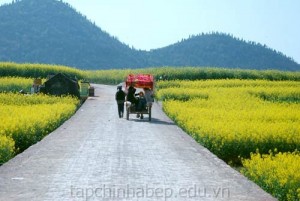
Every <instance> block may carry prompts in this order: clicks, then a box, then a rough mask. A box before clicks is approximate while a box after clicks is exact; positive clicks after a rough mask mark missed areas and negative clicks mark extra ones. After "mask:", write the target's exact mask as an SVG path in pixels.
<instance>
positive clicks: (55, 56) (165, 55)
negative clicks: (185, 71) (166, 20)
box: [0, 0, 300, 71]
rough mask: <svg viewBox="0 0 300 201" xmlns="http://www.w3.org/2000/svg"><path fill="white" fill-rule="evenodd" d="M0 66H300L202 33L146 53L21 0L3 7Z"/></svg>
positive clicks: (57, 5)
mask: <svg viewBox="0 0 300 201" xmlns="http://www.w3.org/2000/svg"><path fill="white" fill-rule="evenodd" d="M0 19H1V20H0V61H10V62H19V63H25V62H29V63H47V64H57V65H67V66H73V67H77V68H81V69H111V68H141V67H152V66H212V67H229V68H247V69H278V70H290V71H299V70H300V65H299V64H298V63H296V62H294V61H293V60H292V59H291V58H289V57H287V56H285V55H284V54H282V53H280V52H277V51H275V50H272V49H270V48H268V47H266V46H264V45H261V44H257V43H254V42H246V41H243V40H240V39H237V38H234V37H233V36H229V35H227V34H223V33H213V34H200V35H197V36H193V37H190V38H189V39H183V40H182V41H181V42H178V43H176V44H173V45H170V46H167V47H163V48H159V49H155V50H152V51H141V50H136V49H132V48H130V47H129V46H128V45H126V44H124V43H122V42H120V41H119V40H118V39H116V37H113V36H111V35H109V34H108V33H106V32H105V31H103V30H101V28H99V27H97V26H96V25H95V24H94V23H92V22H91V21H89V20H88V19H87V17H85V16H83V15H82V14H80V13H78V12H77V11H76V10H75V9H73V8H72V6H71V5H69V4H67V3H64V2H62V1H57V0H42V1H41V0H16V1H14V2H13V3H10V4H6V5H3V6H1V7H0Z"/></svg>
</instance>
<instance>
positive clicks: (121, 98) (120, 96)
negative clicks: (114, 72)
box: [116, 89, 126, 104]
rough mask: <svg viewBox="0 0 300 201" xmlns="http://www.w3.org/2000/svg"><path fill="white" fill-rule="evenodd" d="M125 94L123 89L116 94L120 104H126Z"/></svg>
mask: <svg viewBox="0 0 300 201" xmlns="http://www.w3.org/2000/svg"><path fill="white" fill-rule="evenodd" d="M125 96H126V94H125V92H124V91H123V90H122V89H119V90H118V91H117V93H116V101H117V103H118V104H121V103H124V102H125Z"/></svg>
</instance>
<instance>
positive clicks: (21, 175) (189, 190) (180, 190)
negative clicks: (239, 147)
mask: <svg viewBox="0 0 300 201" xmlns="http://www.w3.org/2000/svg"><path fill="white" fill-rule="evenodd" d="M115 92H116V87H115V86H106V85H95V95H96V96H95V97H90V98H89V99H88V100H87V101H86V102H85V103H84V105H83V106H82V107H81V108H80V109H79V110H78V111H77V113H76V114H75V115H74V116H73V117H72V118H71V119H69V120H68V121H66V122H65V123H64V124H63V125H62V126H61V127H59V128H58V129H57V130H55V131H54V132H52V133H51V134H49V135H48V136H47V137H45V138H44V139H43V140H42V141H41V142H39V143H37V144H35V145H33V146H31V147H30V148H28V149H27V150H26V151H24V152H23V153H22V154H19V155H18V156H16V157H15V158H14V159H12V160H10V161H9V162H7V163H6V164H4V165H3V166H1V167H0V200H1V201H10V200H22V201H24V200H28V201H32V200H38V201H40V200H49V201H50V200H51V201H52V200H128V201H129V200H130V201H134V200H205V201H206V200H207V201H209V200H236V201H247V200H249V201H250V200H253V201H269V200H275V199H274V198H273V197H271V196H270V195H269V194H267V193H265V192H264V191H263V190H261V189H260V188H259V187H258V186H257V185H255V184H254V183H252V182H250V181H249V180H248V179H246V178H245V177H244V176H242V175H241V174H240V173H238V172H237V171H235V170H233V169H232V168H230V167H229V166H228V165H227V164H226V163H224V162H223V161H221V160H220V159H218V158H217V157H216V156H215V155H213V154H212V153H210V152H209V151H208V150H207V149H205V148H204V147H202V146H200V145H199V144H197V143H196V142H195V141H194V140H193V139H192V138H191V137H190V136H188V135H187V134H186V133H184V132H183V131H182V130H181V129H180V128H178V127H177V126H176V125H175V124H174V123H173V122H172V121H171V120H170V119H169V118H168V117H167V116H166V115H165V114H164V113H163V112H162V110H161V107H160V105H159V104H158V103H155V104H154V106H153V110H152V122H148V118H147V117H146V118H145V119H143V120H140V119H137V118H136V117H135V116H134V115H130V120H129V121H127V120H126V119H125V118H122V119H120V118H119V117H118V114H117V105H116V103H115V101H114V94H115Z"/></svg>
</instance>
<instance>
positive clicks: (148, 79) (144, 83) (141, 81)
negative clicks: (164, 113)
mask: <svg viewBox="0 0 300 201" xmlns="http://www.w3.org/2000/svg"><path fill="white" fill-rule="evenodd" d="M130 86H132V87H134V88H137V89H144V88H148V89H149V90H151V91H152V92H153V90H154V78H153V75H151V74H136V75H134V74H129V75H128V76H127V78H126V90H128V88H129V87H130ZM125 106H126V119H127V120H129V115H130V114H136V115H137V117H139V116H140V118H141V119H142V118H143V116H144V114H146V115H148V117H149V121H151V109H152V101H151V102H150V101H148V102H147V104H146V106H145V108H142V110H137V109H136V105H135V104H132V103H131V102H129V101H127V97H126V102H125ZM138 115H139V116H138Z"/></svg>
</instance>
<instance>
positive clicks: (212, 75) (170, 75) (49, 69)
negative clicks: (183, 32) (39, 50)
mask: <svg viewBox="0 0 300 201" xmlns="http://www.w3.org/2000/svg"><path fill="white" fill-rule="evenodd" d="M53 73H54V74H55V73H65V74H68V75H70V76H72V77H77V78H78V79H85V80H88V81H90V82H93V83H100V84H119V83H121V82H124V80H125V78H126V76H127V75H128V74H130V73H134V74H137V73H150V74H153V75H154V77H155V79H156V80H157V81H159V80H207V79H262V80H274V81H275V80H294V81H299V80H300V72H288V71H277V70H242V69H227V68H209V67H160V68H143V69H122V70H121V69H112V70H97V71H87V70H79V69H76V68H71V67H67V66H56V65H47V64H17V63H1V62H0V77H5V76H11V77H26V78H46V77H47V75H48V74H53ZM175 83H176V82H172V84H174V85H175ZM160 87H163V85H162V84H161V85H160ZM0 89H1V83H0ZM17 89H19V88H18V87H17Z"/></svg>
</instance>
